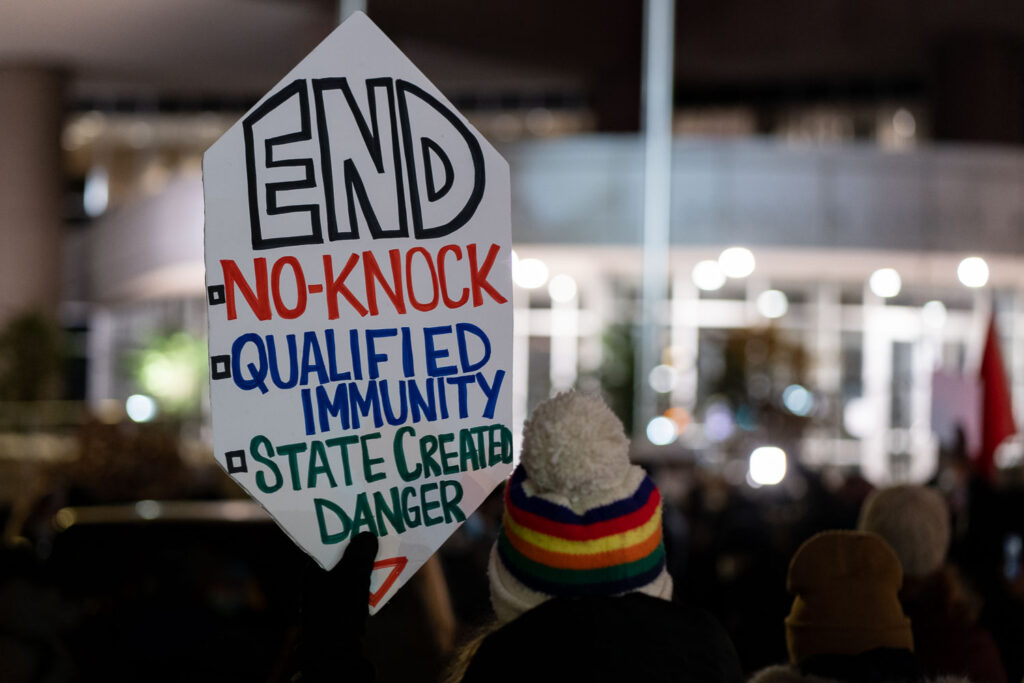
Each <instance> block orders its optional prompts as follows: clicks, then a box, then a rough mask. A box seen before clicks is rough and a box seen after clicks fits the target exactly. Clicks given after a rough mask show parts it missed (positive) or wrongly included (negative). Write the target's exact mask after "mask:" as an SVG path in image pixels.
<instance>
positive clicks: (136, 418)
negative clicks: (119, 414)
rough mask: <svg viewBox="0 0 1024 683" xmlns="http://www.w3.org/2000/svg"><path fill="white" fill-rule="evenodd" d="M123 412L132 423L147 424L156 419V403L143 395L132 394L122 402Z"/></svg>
mask: <svg viewBox="0 0 1024 683" xmlns="http://www.w3.org/2000/svg"><path fill="white" fill-rule="evenodd" d="M124 410H125V412H126V413H128V417H129V418H131V420H132V422H149V421H150V420H152V419H153V418H154V417H156V401H154V400H153V399H152V398H150V397H149V396H146V395H145V394H132V395H131V396H129V397H128V400H127V401H125V402H124Z"/></svg>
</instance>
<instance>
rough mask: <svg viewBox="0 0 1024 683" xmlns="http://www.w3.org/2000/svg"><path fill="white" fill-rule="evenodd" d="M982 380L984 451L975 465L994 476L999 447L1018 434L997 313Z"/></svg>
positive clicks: (986, 341) (981, 470) (993, 317)
mask: <svg viewBox="0 0 1024 683" xmlns="http://www.w3.org/2000/svg"><path fill="white" fill-rule="evenodd" d="M981 381H982V383H983V388H982V399H981V451H980V452H979V453H978V458H977V460H976V461H975V465H976V466H977V468H978V471H979V472H981V474H983V475H984V476H986V477H988V478H990V479H991V478H992V475H993V473H994V472H995V454H996V448H997V447H998V446H999V444H1001V443H1002V442H1003V440H1004V439H1006V438H1007V437H1009V436H1011V435H1013V434H1016V433H1017V427H1016V425H1014V422H1013V404H1012V402H1011V399H1010V386H1009V383H1008V382H1007V381H1006V370H1005V368H1004V366H1003V354H1002V352H1001V351H1000V350H999V333H998V332H997V331H996V316H995V313H993V314H992V318H991V320H990V321H989V325H988V336H987V338H986V339H985V354H984V355H983V356H982V357H981Z"/></svg>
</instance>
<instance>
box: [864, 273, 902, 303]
mask: <svg viewBox="0 0 1024 683" xmlns="http://www.w3.org/2000/svg"><path fill="white" fill-rule="evenodd" d="M868 286H869V287H870V288H871V291H872V292H873V293H874V294H875V296H880V297H882V298H883V299H890V298H892V297H894V296H896V295H897V294H899V293H900V290H901V289H902V288H903V279H902V278H901V277H900V274H899V273H898V272H896V269H895V268H879V269H878V270H876V271H875V272H873V273H871V278H870V279H869V280H868Z"/></svg>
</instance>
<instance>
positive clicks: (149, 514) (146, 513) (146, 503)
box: [135, 500, 160, 519]
mask: <svg viewBox="0 0 1024 683" xmlns="http://www.w3.org/2000/svg"><path fill="white" fill-rule="evenodd" d="M135 514H137V515H138V516H139V517H141V518H142V519H156V518H157V517H159V516H160V503H158V502H156V501H155V500H140V501H139V502H138V503H136V504H135Z"/></svg>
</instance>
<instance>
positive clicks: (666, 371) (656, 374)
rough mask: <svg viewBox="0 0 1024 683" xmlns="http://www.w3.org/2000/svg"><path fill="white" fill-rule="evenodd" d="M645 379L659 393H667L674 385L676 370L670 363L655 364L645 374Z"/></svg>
mask: <svg viewBox="0 0 1024 683" xmlns="http://www.w3.org/2000/svg"><path fill="white" fill-rule="evenodd" d="M647 381H648V382H649V383H650V385H651V388H652V389H654V390H655V391H657V392H658V393H659V394H667V393H668V392H670V391H672V389H673V388H674V387H675V385H676V370H675V368H673V367H672V366H671V365H655V366H654V367H653V368H651V372H650V374H648V375H647Z"/></svg>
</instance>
